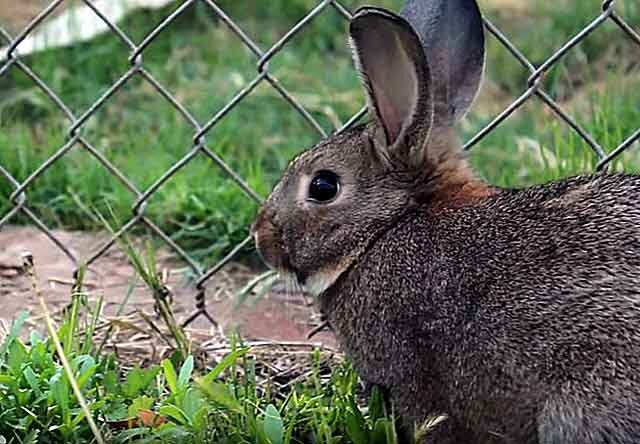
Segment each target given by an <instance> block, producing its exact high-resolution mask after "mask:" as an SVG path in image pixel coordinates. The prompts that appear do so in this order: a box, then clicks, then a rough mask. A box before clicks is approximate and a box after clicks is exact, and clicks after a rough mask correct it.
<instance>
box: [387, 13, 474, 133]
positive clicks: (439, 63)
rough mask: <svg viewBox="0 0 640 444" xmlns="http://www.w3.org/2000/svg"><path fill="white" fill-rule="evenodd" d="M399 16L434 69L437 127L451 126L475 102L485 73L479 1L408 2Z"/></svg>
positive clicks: (432, 74) (432, 73) (435, 120)
mask: <svg viewBox="0 0 640 444" xmlns="http://www.w3.org/2000/svg"><path fill="white" fill-rule="evenodd" d="M400 15H401V16H403V17H404V18H405V19H406V20H407V21H408V22H409V23H410V24H411V26H412V27H413V29H414V30H415V31H416V33H417V34H418V36H419V37H420V40H421V41H422V44H423V45H424V52H425V54H426V57H427V60H428V61H429V65H430V67H431V76H432V78H433V86H432V89H433V96H434V97H433V99H434V124H435V125H436V126H449V125H452V124H454V123H455V122H456V121H458V120H460V119H461V118H462V117H464V115H465V114H466V112H467V110H468V109H469V107H470V106H471V104H472V103H473V100H474V99H475V96H476V94H477V92H478V89H479V87H480V82H481V80H482V73H483V70H484V59H485V42H484V26H483V23H482V15H481V14H480V10H479V9H478V5H477V4H476V0H407V3H406V4H405V6H404V8H403V10H402V12H401V13H400Z"/></svg>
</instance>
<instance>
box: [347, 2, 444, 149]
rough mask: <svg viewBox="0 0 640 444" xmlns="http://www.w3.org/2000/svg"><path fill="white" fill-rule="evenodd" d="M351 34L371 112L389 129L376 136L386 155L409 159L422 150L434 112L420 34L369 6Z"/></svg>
mask: <svg viewBox="0 0 640 444" xmlns="http://www.w3.org/2000/svg"><path fill="white" fill-rule="evenodd" d="M349 33H350V37H351V45H352V47H353V53H354V58H355V61H356V65H357V66H358V68H359V70H360V73H361V75H362V80H363V83H364V87H365V89H366V90H367V96H368V105H369V113H370V114H371V115H372V117H373V118H374V119H376V121H377V123H378V127H379V129H380V131H381V133H384V134H378V136H379V137H376V138H377V139H378V142H379V143H381V144H382V146H383V147H384V149H385V150H384V151H385V153H383V154H384V155H385V157H387V156H388V155H390V154H391V155H392V157H403V158H404V157H405V156H406V155H407V154H414V153H418V152H422V149H421V148H422V146H423V145H424V142H425V141H426V139H427V137H428V134H429V129H430V127H431V120H432V115H433V113H432V100H431V91H430V83H431V82H430V77H429V69H428V65H427V61H426V58H425V55H424V51H423V49H422V45H421V43H420V38H419V37H418V35H417V34H416V33H415V31H414V30H413V29H412V28H411V25H410V24H409V23H408V22H407V21H406V20H405V19H403V18H402V17H400V16H398V15H395V14H393V13H391V12H388V11H385V10H383V9H378V8H370V7H367V8H361V9H359V10H358V11H357V12H356V14H355V15H354V16H353V18H352V19H351V23H350V26H349ZM381 138H382V139H384V140H380V139H381ZM400 151H402V152H400ZM404 160H406V159H404Z"/></svg>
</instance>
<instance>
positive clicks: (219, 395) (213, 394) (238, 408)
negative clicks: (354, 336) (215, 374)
mask: <svg viewBox="0 0 640 444" xmlns="http://www.w3.org/2000/svg"><path fill="white" fill-rule="evenodd" d="M198 385H199V386H200V389H201V390H202V391H203V392H204V393H205V395H207V396H208V397H209V399H211V400H212V401H214V402H216V403H217V404H220V405H221V406H223V407H226V408H228V409H229V410H232V411H234V412H236V413H244V409H243V408H242V405H240V402H238V400H237V399H236V398H235V396H233V394H232V393H231V392H230V391H229V388H228V387H227V386H226V385H225V384H222V383H219V382H211V383H208V384H207V383H206V382H204V378H200V379H199V380H198Z"/></svg>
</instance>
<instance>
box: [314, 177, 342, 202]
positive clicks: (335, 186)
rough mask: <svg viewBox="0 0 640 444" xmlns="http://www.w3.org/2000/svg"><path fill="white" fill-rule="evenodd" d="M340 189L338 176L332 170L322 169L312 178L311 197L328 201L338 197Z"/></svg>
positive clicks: (319, 200)
mask: <svg viewBox="0 0 640 444" xmlns="http://www.w3.org/2000/svg"><path fill="white" fill-rule="evenodd" d="M339 189H340V184H339V181H338V176H336V175H335V174H334V173H332V172H331V171H320V172H319V173H317V174H316V175H315V176H314V178H313V179H312V180H311V184H310V185H309V198H310V199H313V200H315V201H318V202H328V201H330V200H332V199H333V198H335V197H336V195H337V194H338V190H339Z"/></svg>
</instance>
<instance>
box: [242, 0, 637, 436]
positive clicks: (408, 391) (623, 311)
mask: <svg viewBox="0 0 640 444" xmlns="http://www.w3.org/2000/svg"><path fill="white" fill-rule="evenodd" d="M420 2H422V3H420ZM425 5H426V6H425ZM443 5H446V6H443ZM439 8H440V9H439ZM447 8H449V9H447ZM407 11H408V12H407ZM412 11H413V12H412ZM434 11H435V12H434ZM436 13H437V14H436ZM415 14H418V16H416V15H415ZM419 14H427V17H421V16H420V15H419ZM429 14H431V15H429ZM460 14H462V18H460V17H459V15H460ZM465 14H466V15H465ZM479 17H480V16H479V13H478V11H477V7H476V6H475V3H474V2H473V1H472V0H412V1H410V2H409V4H408V5H407V7H406V8H405V18H402V17H399V16H396V15H395V14H392V13H390V12H388V11H384V10H380V9H375V8H367V9H363V10H360V11H358V13H356V14H355V16H354V19H353V20H352V22H351V28H350V30H351V36H352V39H353V40H354V49H355V54H356V61H357V64H358V66H359V67H360V68H361V70H362V73H363V81H364V84H365V87H366V89H367V91H368V99H369V109H370V114H371V115H372V121H371V122H370V123H367V124H364V125H361V126H358V127H356V128H353V129H350V130H348V131H346V132H344V133H342V134H339V135H335V136H332V137H330V138H329V139H327V140H325V141H323V142H321V143H320V144H318V145H317V146H315V147H314V148H312V149H311V150H309V151H306V152H304V153H303V154H301V155H299V156H298V157H297V158H296V159H294V160H293V161H292V162H291V164H290V165H289V167H288V169H287V171H286V172H285V174H284V176H283V178H282V180H281V181H280V182H279V184H278V185H276V187H275V188H274V190H273V192H272V194H271V195H270V196H269V198H268V200H267V201H266V202H265V204H264V206H263V208H262V210H261V212H260V214H259V216H258V218H257V220H256V222H255V224H254V227H253V232H254V235H255V238H256V243H257V246H258V248H259V250H260V252H261V253H262V255H263V257H264V258H265V260H266V261H267V262H268V263H270V264H271V265H272V266H274V267H276V268H278V269H279V270H280V271H281V272H282V273H283V275H284V276H291V278H292V279H295V280H296V281H297V282H298V283H299V284H301V285H303V286H304V287H305V288H306V289H307V290H308V291H309V292H311V293H313V294H315V295H316V296H317V299H318V303H319V306H320V308H321V309H322V311H323V313H325V315H326V316H327V317H328V319H329V322H330V324H331V326H332V328H333V329H334V330H335V332H336V334H337V337H338V339H339V340H340V343H341V344H342V346H343V347H344V349H345V351H346V352H347V354H348V356H349V357H350V359H351V360H352V361H353V363H354V365H355V366H356V368H357V369H358V371H359V372H360V374H361V376H362V378H363V379H364V380H365V381H367V382H369V383H372V384H377V385H379V386H380V387H382V388H383V389H385V391H387V392H388V393H389V397H390V400H391V402H392V404H393V405H394V407H395V409H396V412H397V413H398V415H399V416H400V419H401V433H402V438H403V439H406V440H410V438H409V436H410V435H411V431H412V429H413V426H414V425H415V424H420V423H422V422H423V421H424V420H426V419H427V418H429V417H432V416H434V415H438V414H445V415H447V419H446V420H445V421H444V422H442V423H441V424H440V425H438V426H437V427H436V428H435V430H434V431H432V432H431V433H430V434H429V435H428V437H427V442H429V443H431V442H433V443H436V444H471V443H474V444H480V443H483V444H488V443H513V444H516V443H517V444H523V443H524V444H526V443H531V444H534V443H535V444H596V443H602V444H604V443H620V444H622V443H625V444H631V443H638V442H640V290H639V289H638V283H640V207H639V206H638V201H639V199H640V177H636V176H628V175H598V176H589V177H577V178H572V179H568V180H563V181H560V182H556V183H552V184H548V185H544V186H538V187H534V188H528V189H522V190H509V189H500V188H496V187H492V186H490V185H488V184H486V183H484V182H483V181H481V180H479V179H477V178H476V177H475V175H474V174H473V172H472V171H471V169H470V168H469V166H468V164H467V162H466V160H465V159H464V156H463V155H462V150H461V148H460V145H459V143H458V141H457V139H456V138H455V135H454V131H453V129H452V125H453V123H454V122H455V121H456V120H459V119H460V117H461V116H462V115H463V114H464V112H465V111H466V107H468V106H469V105H470V103H471V101H472V99H473V96H474V95H475V94H476V90H477V86H478V83H479V80H480V78H479V75H478V73H481V71H482V62H483V59H484V53H483V51H482V50H481V49H482V48H483V46H484V41H483V36H482V25H481V22H480V21H479ZM438 21H443V22H444V23H446V24H448V25H449V26H450V25H451V24H452V23H453V24H455V23H461V25H460V26H464V27H466V28H464V29H457V30H456V29H452V30H448V31H446V32H451V33H454V34H455V33H457V34H456V35H458V36H461V37H460V38H461V39H462V40H465V39H466V40H467V43H466V44H465V45H466V46H464V45H463V46H459V47H456V46H455V45H453V46H447V45H446V44H444V46H439V45H441V44H442V42H443V41H444V42H446V40H447V39H440V41H438V39H437V38H436V37H434V35H436V34H437V33H436V31H434V29H433V26H434V25H433V23H436V24H437V22H438ZM425 22H428V23H431V25H429V26H426V25H425V24H424V23H425ZM436 28H437V29H441V28H438V27H437V26H436ZM437 29H436V30H437ZM443 32H444V31H443ZM374 34H375V36H374V37H370V36H371V35H374ZM429 36H431V38H432V40H430V41H431V42H432V43H431V44H428V43H425V42H426V41H427V38H428V37H429ZM370 39H371V40H370ZM422 45H423V46H424V49H423V48H422ZM479 45H480V46H479ZM465 47H466V48H467V49H465ZM443 48H444V51H445V52H444V53H443V52H442V51H443ZM446 51H450V53H447V52H446ZM460 51H462V53H461V54H458V53H459V52H460ZM380 54H382V55H380ZM430 54H435V55H434V56H433V57H430ZM432 58H433V59H434V60H436V61H440V62H442V63H448V64H449V65H448V66H447V67H446V69H443V68H438V67H437V66H432V65H431V63H435V62H432V61H431V59H432ZM456 60H462V61H464V64H466V66H467V67H468V68H469V69H468V70H467V71H466V72H467V74H465V72H464V70H462V68H464V66H462V67H461V66H458V65H456V63H460V62H456ZM391 62H393V63H391ZM388 71H389V72H388ZM398 79H401V81H398ZM456 86H457V88H456ZM460 107H462V108H464V109H461V108H460ZM322 171H330V172H332V174H334V175H335V177H336V178H337V179H336V180H338V181H339V191H338V193H337V195H336V196H335V198H333V199H332V200H330V201H327V202H320V201H317V200H314V199H313V198H310V195H309V193H310V184H311V182H312V180H315V178H317V176H318V174H319V172H322Z"/></svg>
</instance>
